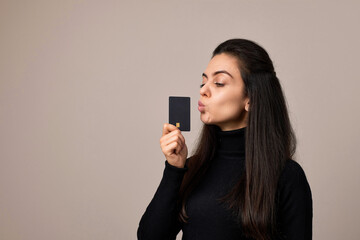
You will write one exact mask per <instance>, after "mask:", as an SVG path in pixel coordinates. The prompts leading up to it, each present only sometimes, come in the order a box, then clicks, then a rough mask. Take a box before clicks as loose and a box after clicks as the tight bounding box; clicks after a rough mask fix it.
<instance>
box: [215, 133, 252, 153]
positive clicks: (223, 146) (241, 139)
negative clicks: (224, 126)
mask: <svg viewBox="0 0 360 240" xmlns="http://www.w3.org/2000/svg"><path fill="white" fill-rule="evenodd" d="M245 133H246V127H243V128H239V129H235V130H230V131H222V130H221V129H220V130H218V131H217V139H218V151H219V152H222V153H223V152H227V153H233V154H235V155H237V156H238V155H244V154H245Z"/></svg>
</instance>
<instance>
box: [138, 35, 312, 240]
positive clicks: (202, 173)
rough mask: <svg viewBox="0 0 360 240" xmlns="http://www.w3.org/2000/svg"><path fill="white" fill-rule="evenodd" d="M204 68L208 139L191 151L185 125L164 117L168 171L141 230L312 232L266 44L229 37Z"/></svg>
mask: <svg viewBox="0 0 360 240" xmlns="http://www.w3.org/2000/svg"><path fill="white" fill-rule="evenodd" d="M202 77H203V80H202V84H201V88H200V100H199V107H198V109H199V111H200V118H201V121H202V122H203V123H204V125H203V129H202V132H201V136H200V139H199V142H198V144H197V146H196V148H195V152H194V154H193V155H192V156H191V157H190V158H187V155H188V150H187V146H186V143H185V139H184V137H183V135H182V134H181V132H180V130H179V129H178V128H176V127H175V126H174V125H171V124H164V128H163V134H162V137H161V139H160V145H161V149H162V152H163V153H164V155H165V158H166V161H165V170H164V175H163V178H162V180H161V183H160V185H159V187H158V189H157V191H156V193H155V195H154V197H153V199H152V201H151V202H150V204H149V206H148V207H147V209H146V211H145V213H144V215H143V216H142V219H141V221H140V224H139V228H138V233H137V235H138V239H141V240H144V239H154V240H155V239H156V240H160V239H175V238H176V235H177V234H178V232H179V231H180V230H182V231H183V239H187V240H188V239H200V240H212V239H312V196H311V190H310V187H309V184H308V181H307V179H306V176H305V173H304V171H303V169H302V168H301V167H300V165H299V164H298V163H296V162H295V161H294V160H293V159H292V158H293V156H294V153H295V148H296V138H295V135H294V132H293V129H292V127H291V124H290V120H289V116H288V111H287V107H286V102H285V98H284V95H283V92H282V89H281V86H280V83H279V80H278V78H277V77H276V73H275V71H274V67H273V63H272V61H271V59H270V58H269V55H268V54H267V52H266V51H265V50H264V49H263V48H262V47H260V46H259V45H257V44H256V43H254V42H252V41H249V40H246V39H230V40H228V41H225V42H223V43H221V44H220V45H219V46H218V47H217V48H216V49H215V50H214V52H213V56H212V58H211V60H210V62H209V64H208V66H207V68H206V70H205V72H204V73H203V75H202Z"/></svg>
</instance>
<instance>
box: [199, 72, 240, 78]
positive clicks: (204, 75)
mask: <svg viewBox="0 0 360 240" xmlns="http://www.w3.org/2000/svg"><path fill="white" fill-rule="evenodd" d="M219 73H225V74H227V75H229V76H230V77H231V78H233V76H232V75H231V74H230V73H229V72H227V71H225V70H220V71H216V72H214V73H213V76H215V75H217V74H219ZM202 76H203V77H205V78H208V76H207V75H206V74H205V73H203V74H202Z"/></svg>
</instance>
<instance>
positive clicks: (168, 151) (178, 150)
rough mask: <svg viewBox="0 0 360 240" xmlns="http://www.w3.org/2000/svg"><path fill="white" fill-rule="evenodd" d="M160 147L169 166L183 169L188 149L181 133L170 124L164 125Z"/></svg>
mask: <svg viewBox="0 0 360 240" xmlns="http://www.w3.org/2000/svg"><path fill="white" fill-rule="evenodd" d="M160 146H161V150H162V151H163V153H164V155H165V158H166V160H167V161H168V163H169V164H171V165H173V166H175V167H178V168H183V167H184V166H185V162H186V158H187V155H188V149H187V146H186V144H185V138H184V136H183V135H182V134H181V131H180V130H179V129H178V128H177V127H175V126H174V125H172V124H167V123H165V124H164V127H163V134H162V137H161V138H160Z"/></svg>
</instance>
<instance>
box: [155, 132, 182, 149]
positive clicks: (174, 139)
mask: <svg viewBox="0 0 360 240" xmlns="http://www.w3.org/2000/svg"><path fill="white" fill-rule="evenodd" d="M173 143H177V145H175V147H174V149H175V148H176V150H178V151H176V152H179V151H180V150H181V149H182V148H183V146H184V144H185V143H184V137H182V136H180V135H174V136H164V138H162V139H160V145H161V146H164V147H166V146H169V145H171V144H173ZM171 146H174V145H171Z"/></svg>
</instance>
